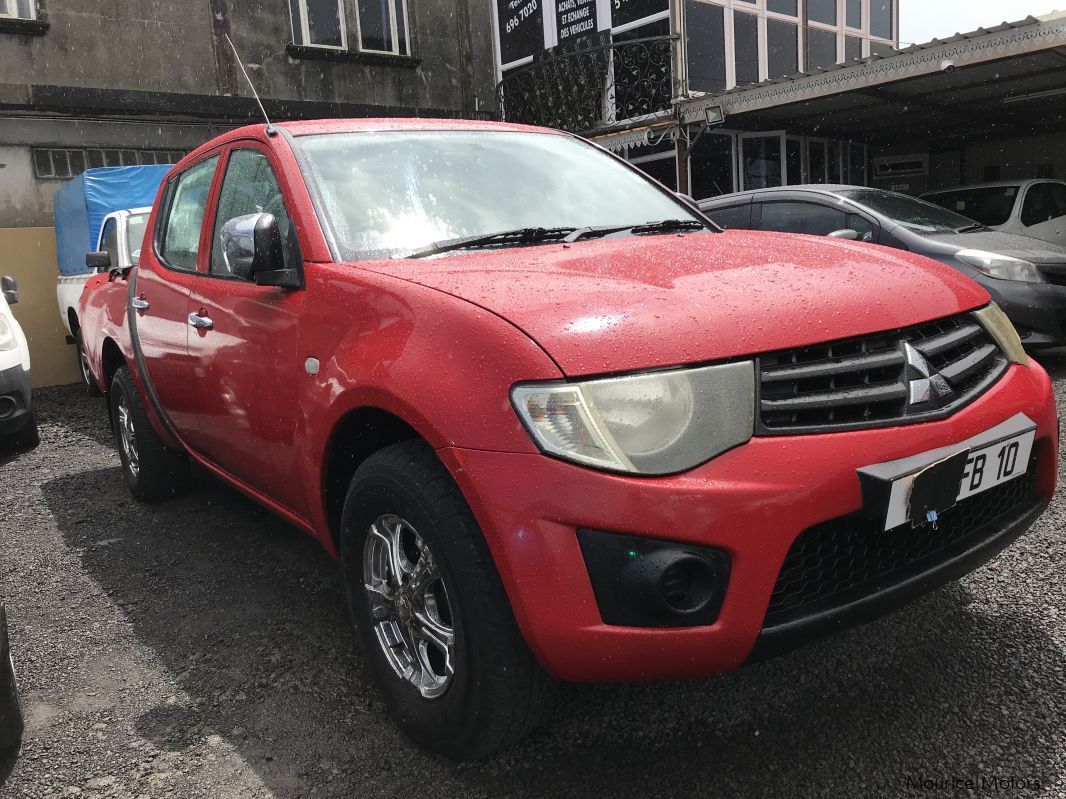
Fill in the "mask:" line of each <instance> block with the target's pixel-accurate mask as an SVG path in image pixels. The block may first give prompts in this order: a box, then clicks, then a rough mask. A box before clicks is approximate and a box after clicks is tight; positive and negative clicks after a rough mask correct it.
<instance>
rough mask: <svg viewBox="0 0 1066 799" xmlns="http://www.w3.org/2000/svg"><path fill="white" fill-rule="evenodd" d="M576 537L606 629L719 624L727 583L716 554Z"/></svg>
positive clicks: (644, 541)
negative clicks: (611, 626)
mask: <svg viewBox="0 0 1066 799" xmlns="http://www.w3.org/2000/svg"><path fill="white" fill-rule="evenodd" d="M577 535H578V541H579V543H580V544H581V551H582V554H584V556H585V565H586V566H587V567H588V571H589V578H590V579H591V581H592V589H593V592H594V593H595V595H596V604H597V605H598V606H599V609H600V616H601V617H602V618H603V621H604V623H605V624H614V625H619V626H625V627H698V626H704V625H709V624H714V622H715V620H716V619H717V618H718V612H719V610H721V607H722V600H723V599H724V597H725V588H726V583H727V582H728V579H729V556H728V555H726V554H725V553H724V552H722V551H721V550H717V549H710V548H707V547H698V546H692V545H689V544H678V543H674V542H672V541H660V540H657V539H652V538H643V537H640V536H632V535H620V534H617V533H605V532H601V531H599V530H578V531H577Z"/></svg>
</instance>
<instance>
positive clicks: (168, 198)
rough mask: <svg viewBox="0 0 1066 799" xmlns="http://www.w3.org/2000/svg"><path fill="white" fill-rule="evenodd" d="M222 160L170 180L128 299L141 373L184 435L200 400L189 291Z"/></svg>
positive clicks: (205, 161) (208, 159)
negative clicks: (194, 375) (195, 379)
mask: <svg viewBox="0 0 1066 799" xmlns="http://www.w3.org/2000/svg"><path fill="white" fill-rule="evenodd" d="M218 163H219V155H218V154H217V153H216V154H211V155H206V156H205V157H203V158H202V159H201V160H199V161H197V162H196V163H195V164H193V165H191V166H189V167H187V168H185V169H184V170H182V172H181V173H179V174H177V175H174V176H172V177H171V178H170V180H169V181H168V182H167V184H166V188H165V190H164V193H163V200H162V204H161V206H160V210H159V219H158V220H157V222H156V225H155V234H154V239H153V246H152V247H151V249H150V251H148V252H144V253H142V257H141V260H140V264H139V265H138V267H137V269H136V271H135V273H134V274H135V279H134V283H133V287H132V291H131V295H132V296H131V297H130V300H129V302H130V304H131V306H132V308H133V313H132V322H133V324H132V325H131V328H130V334H131V336H132V338H133V345H134V352H135V353H137V355H138V364H139V366H140V368H141V369H142V372H141V376H142V378H144V379H145V382H146V388H147V389H148V391H149V393H150V394H154V396H155V399H156V400H157V401H158V403H159V405H160V406H161V407H162V409H163V410H164V412H165V413H166V415H167V417H168V418H169V419H170V421H171V423H172V424H173V425H174V427H175V428H176V430H177V432H178V434H179V435H181V436H182V437H183V438H184V437H185V436H186V435H187V434H188V433H189V432H190V431H191V430H192V429H193V426H194V425H195V422H196V412H197V403H198V402H199V394H198V392H197V390H196V386H195V385H194V384H193V383H192V382H191V380H190V376H191V370H190V364H189V349H188V331H189V325H188V320H187V317H188V305H189V291H190V288H191V286H192V282H193V280H194V279H195V275H196V270H197V265H198V264H199V263H200V261H201V259H203V258H205V255H204V247H203V240H204V236H205V226H204V218H205V216H206V211H207V202H208V198H209V197H210V195H211V188H212V185H213V183H214V181H215V173H216V171H217V167H218Z"/></svg>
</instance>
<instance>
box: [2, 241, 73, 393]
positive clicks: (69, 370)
mask: <svg viewBox="0 0 1066 799" xmlns="http://www.w3.org/2000/svg"><path fill="white" fill-rule="evenodd" d="M0 275H11V277H13V278H15V279H16V280H18V282H19V290H20V293H21V297H20V298H19V302H18V303H17V304H15V305H13V306H11V311H12V312H13V313H14V314H15V318H16V319H18V321H19V324H20V325H21V326H22V329H23V331H24V332H25V333H26V338H27V339H28V340H29V345H30V361H31V367H32V370H33V372H32V377H33V385H34V386H55V385H63V384H65V383H76V382H77V381H78V380H80V379H81V378H80V377H79V375H78V369H77V366H76V364H75V361H74V348H73V347H72V346H71V345H69V344H67V343H66V335H67V331H66V329H65V328H64V327H63V323H62V321H60V318H59V306H58V304H57V302H56V275H57V272H56V245H55V230H53V229H52V228H50V227H29V228H16V229H10V228H7V229H5V228H0Z"/></svg>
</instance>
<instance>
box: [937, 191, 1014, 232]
mask: <svg viewBox="0 0 1066 799" xmlns="http://www.w3.org/2000/svg"><path fill="white" fill-rule="evenodd" d="M1019 188H1020V187H1019V186H995V187H986V188H983V189H958V190H957V191H941V192H937V193H936V194H927V195H925V197H924V199H926V200H928V201H929V202H931V203H936V204H937V205H939V206H940V207H941V208H947V209H948V210H949V211H954V212H955V213H957V214H962V215H963V216H968V217H969V218H970V219H975V220H977V221H978V222H980V223H981V224H982V225H988V226H989V227H993V226H995V225H1005V224H1007V220H1008V219H1010V214H1011V211H1012V210H1013V209H1014V201H1015V199H1017V197H1018V190H1019Z"/></svg>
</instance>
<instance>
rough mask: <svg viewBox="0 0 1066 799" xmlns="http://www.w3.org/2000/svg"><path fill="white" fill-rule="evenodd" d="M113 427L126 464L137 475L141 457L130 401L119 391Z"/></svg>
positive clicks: (139, 469)
mask: <svg viewBox="0 0 1066 799" xmlns="http://www.w3.org/2000/svg"><path fill="white" fill-rule="evenodd" d="M115 428H116V429H117V431H118V442H119V445H120V446H121V447H122V454H124V455H125V456H126V465H127V466H128V467H129V470H130V474H131V475H133V477H137V476H138V474H140V471H141V457H140V455H139V454H138V452H137V432H136V431H135V430H134V429H133V414H132V413H130V401H129V399H128V398H127V397H126V395H125V394H122V393H121V392H120V393H119V398H118V407H117V409H116V413H115Z"/></svg>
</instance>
